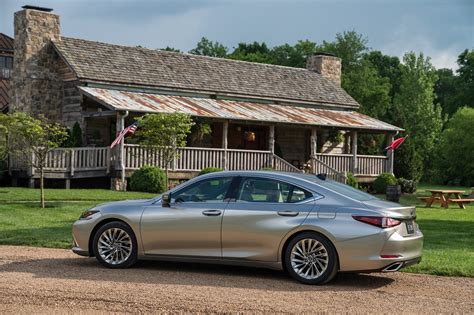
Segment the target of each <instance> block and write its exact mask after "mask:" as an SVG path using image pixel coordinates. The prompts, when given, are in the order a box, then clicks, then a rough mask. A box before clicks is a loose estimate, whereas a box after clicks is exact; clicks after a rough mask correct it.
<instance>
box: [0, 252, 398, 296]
mask: <svg viewBox="0 0 474 315" xmlns="http://www.w3.org/2000/svg"><path fill="white" fill-rule="evenodd" d="M5 272H27V273H31V274H33V275H34V276H35V277H38V278H55V279H71V280H85V281H108V282H109V281H111V282H119V283H120V282H126V283H143V284H165V285H166V284H176V285H196V286H211V287H232V288H245V289H261V290H271V291H341V290H344V291H364V290H374V289H379V288H381V287H384V286H387V285H389V284H390V283H392V282H393V281H394V280H393V279H392V278H391V277H390V276H389V275H385V274H384V275H382V274H370V275H369V274H344V273H343V274H339V275H337V277H336V278H335V279H334V280H333V281H331V282H330V283H329V284H326V285H322V286H309V285H304V284H300V283H298V282H296V281H295V280H293V279H291V278H290V276H289V275H288V274H287V273H286V272H284V271H278V270H270V269H263V268H251V267H240V266H225V265H213V264H197V263H181V262H179V263H177V262H158V261H140V262H138V263H137V264H136V265H135V266H134V267H132V268H129V269H108V268H105V267H103V266H102V265H100V264H99V263H98V262H97V261H96V260H95V259H94V258H84V257H78V258H47V259H31V260H23V261H16V262H8V263H5V264H3V265H0V273H5Z"/></svg>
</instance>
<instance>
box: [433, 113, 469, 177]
mask: <svg viewBox="0 0 474 315" xmlns="http://www.w3.org/2000/svg"><path fill="white" fill-rule="evenodd" d="M473 126H474V108H468V107H463V108H460V109H459V110H458V111H457V112H456V113H455V114H454V115H453V117H451V119H450V120H449V121H448V122H447V124H446V127H445V129H444V130H443V133H442V134H441V139H440V142H439V144H438V146H437V149H436V159H435V167H436V170H437V177H438V180H440V181H441V182H442V183H444V184H451V185H465V186H474V159H473V154H474V127H473Z"/></svg>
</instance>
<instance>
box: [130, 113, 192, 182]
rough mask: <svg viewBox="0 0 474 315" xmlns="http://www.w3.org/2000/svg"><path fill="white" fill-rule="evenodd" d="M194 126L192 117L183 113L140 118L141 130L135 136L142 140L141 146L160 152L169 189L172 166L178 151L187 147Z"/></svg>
mask: <svg viewBox="0 0 474 315" xmlns="http://www.w3.org/2000/svg"><path fill="white" fill-rule="evenodd" d="M193 124H194V122H193V120H192V118H191V116H189V115H187V114H182V113H173V114H164V113H158V114H146V115H144V116H142V117H140V118H138V125H139V126H140V128H139V129H138V131H137V132H136V133H135V135H136V137H138V138H139V139H140V144H143V145H145V146H148V147H150V148H152V149H154V150H158V151H160V156H161V158H162V163H163V164H164V165H165V171H166V183H167V187H169V168H170V164H171V162H172V161H173V159H174V158H175V157H176V156H177V154H178V152H177V149H178V148H179V147H184V146H186V138H187V136H188V134H189V133H190V132H191V127H192V126H193Z"/></svg>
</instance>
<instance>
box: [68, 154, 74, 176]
mask: <svg viewBox="0 0 474 315" xmlns="http://www.w3.org/2000/svg"><path fill="white" fill-rule="evenodd" d="M69 153H70V161H69V163H70V165H69V167H70V173H71V177H72V176H74V161H75V158H74V149H71V150H70V151H69Z"/></svg>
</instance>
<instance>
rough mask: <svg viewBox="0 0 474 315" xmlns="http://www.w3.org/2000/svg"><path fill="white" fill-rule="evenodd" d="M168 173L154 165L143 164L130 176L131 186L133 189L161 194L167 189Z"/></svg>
mask: <svg viewBox="0 0 474 315" xmlns="http://www.w3.org/2000/svg"><path fill="white" fill-rule="evenodd" d="M166 187H167V186H166V174H165V172H164V171H163V170H162V169H160V168H158V167H154V166H148V165H145V166H142V167H141V168H140V169H139V170H137V171H135V172H133V174H132V177H131V178H130V188H131V189H132V191H142V192H149V193H157V194H161V193H162V192H164V191H166Z"/></svg>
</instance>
